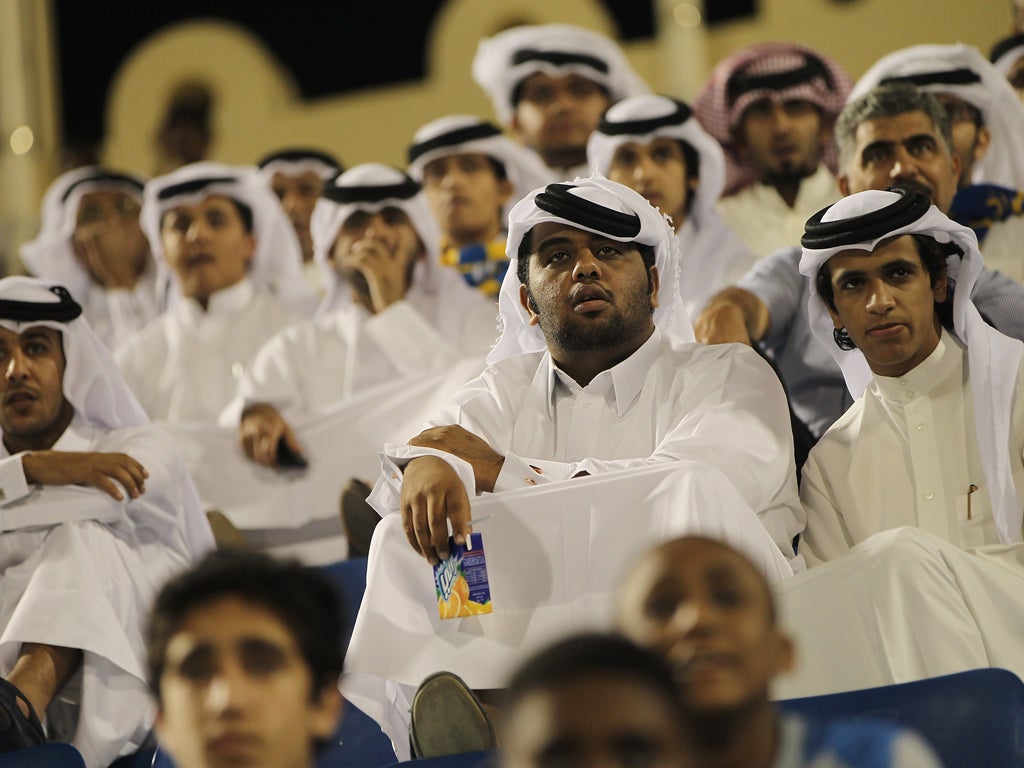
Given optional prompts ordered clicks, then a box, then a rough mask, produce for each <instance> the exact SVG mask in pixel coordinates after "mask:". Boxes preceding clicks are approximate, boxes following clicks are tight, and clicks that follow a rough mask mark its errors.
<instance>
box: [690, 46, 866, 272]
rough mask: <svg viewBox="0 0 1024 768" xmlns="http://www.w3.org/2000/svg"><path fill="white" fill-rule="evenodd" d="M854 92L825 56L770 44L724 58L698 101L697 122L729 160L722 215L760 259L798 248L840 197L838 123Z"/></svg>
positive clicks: (805, 49)
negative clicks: (817, 217)
mask: <svg viewBox="0 0 1024 768" xmlns="http://www.w3.org/2000/svg"><path fill="white" fill-rule="evenodd" d="M849 90H850V82H849V79H848V78H847V76H846V74H845V73H844V72H843V70H842V69H841V68H840V67H839V65H838V64H836V63H835V62H834V61H832V60H830V59H828V58H826V57H825V56H822V55H821V54H820V53H817V52H815V51H812V50H810V49H809V48H805V47H803V46H801V45H796V44H793V43H765V44H764V45H758V46H754V47H753V48H749V49H747V50H743V51H740V52H739V53H736V54H734V55H733V56H730V57H729V58H727V59H725V60H724V61H723V62H722V63H721V64H719V65H718V66H717V67H716V68H715V71H714V72H712V74H711V78H710V80H709V81H708V83H707V84H706V85H705V86H704V88H703V89H702V90H701V92H700V93H699V94H698V95H697V99H696V100H695V102H694V111H695V112H696V113H697V119H698V120H700V122H701V124H702V125H703V126H704V128H705V130H707V132H708V133H710V134H711V135H712V136H714V137H715V138H716V139H717V140H718V141H719V143H720V144H721V145H722V147H723V148H724V149H725V153H726V157H727V159H728V161H729V176H728V178H727V181H726V187H725V193H726V197H724V198H723V199H722V201H721V202H720V204H719V207H720V210H721V212H722V216H723V217H724V218H725V220H726V223H728V224H729V226H731V227H732V228H733V229H735V230H736V232H738V233H739V235H740V237H742V238H743V240H744V242H746V244H747V246H748V247H749V248H750V249H751V250H752V251H753V252H754V253H755V254H756V255H758V256H767V255H768V254H769V253H771V252H772V251H774V250H776V249H777V248H783V247H785V246H788V245H792V244H793V243H795V242H797V241H798V240H799V239H800V235H801V233H802V232H803V225H804V222H805V221H806V220H807V217H808V216H810V215H811V214H813V213H814V212H815V211H817V210H819V209H820V208H822V207H823V206H825V205H828V204H830V203H833V202H835V201H836V200H837V199H838V198H839V189H838V188H837V187H836V180H835V177H834V176H833V175H832V172H833V171H834V170H835V151H834V147H833V146H832V142H831V133H832V122H833V121H834V120H835V117H836V115H838V114H839V111H840V110H841V109H842V107H843V102H844V101H845V100H846V94H847V93H848V92H849Z"/></svg>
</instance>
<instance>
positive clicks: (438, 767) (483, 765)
mask: <svg viewBox="0 0 1024 768" xmlns="http://www.w3.org/2000/svg"><path fill="white" fill-rule="evenodd" d="M497 765H498V753H497V752H496V751H495V750H486V751H484V752H467V753H466V754H464V755H448V756H447V757H427V758H423V759H421V760H407V761H406V762H404V763H395V764H394V765H391V766H390V767H389V768H406V767H408V768H494V767H495V766H497Z"/></svg>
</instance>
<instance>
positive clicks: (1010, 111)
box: [849, 43, 1024, 189]
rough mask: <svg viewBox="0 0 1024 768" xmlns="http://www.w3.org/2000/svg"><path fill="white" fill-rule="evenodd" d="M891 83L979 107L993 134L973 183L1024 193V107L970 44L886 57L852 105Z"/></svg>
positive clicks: (863, 83)
mask: <svg viewBox="0 0 1024 768" xmlns="http://www.w3.org/2000/svg"><path fill="white" fill-rule="evenodd" d="M892 80H905V81H907V82H910V83H913V84H914V85H916V86H917V87H918V88H920V89H921V90H922V91H926V92H928V93H933V94H943V93H946V94H949V95H951V96H956V97H958V98H961V99H963V100H964V101H966V102H967V103H968V104H970V105H972V106H973V107H975V108H976V109H978V110H979V111H980V112H981V114H982V116H983V117H984V118H985V125H986V126H987V127H988V129H989V131H991V133H992V142H991V143H990V144H989V147H988V151H987V152H986V153H985V157H983V158H982V159H981V160H980V161H979V162H978V163H977V164H976V165H975V167H974V178H973V179H972V181H974V183H976V184H977V183H982V182H988V183H990V184H1001V185H1002V186H1004V187H1010V188H1012V189H1024V104H1021V102H1020V100H1019V99H1018V98H1017V94H1016V93H1015V92H1014V90H1013V88H1012V87H1011V86H1010V84H1009V83H1008V82H1007V81H1006V78H1005V77H1004V76H1003V75H1000V74H999V72H998V71H997V70H996V69H995V68H994V67H993V66H992V65H991V64H989V63H988V61H987V60H986V59H985V57H984V56H982V55H981V53H980V52H979V51H978V49H977V48H974V47H972V46H969V45H964V44H962V43H957V44H955V45H915V46H913V47H911V48H904V49H903V50H901V51H896V52H894V53H890V54H889V55H888V56H883V57H882V58H881V59H879V60H878V61H877V62H875V64H874V66H872V67H871V69H869V70H868V71H867V72H865V73H864V75H863V77H861V79H860V80H858V81H857V83H856V85H854V86H853V90H852V91H850V98H849V101H853V100H854V99H858V98H860V97H861V96H863V95H864V94H865V93H867V92H868V91H870V90H871V89H872V88H875V87H876V86H878V85H880V84H882V83H885V82H890V81H892Z"/></svg>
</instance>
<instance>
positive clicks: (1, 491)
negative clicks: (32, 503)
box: [0, 451, 29, 506]
mask: <svg viewBox="0 0 1024 768" xmlns="http://www.w3.org/2000/svg"><path fill="white" fill-rule="evenodd" d="M27 453H28V451H23V452H21V453H16V454H14V455H13V456H10V457H8V458H6V459H0V506H3V505H5V504H9V503H10V502H12V501H17V500H18V499H23V498H25V497H26V496H28V493H29V487H28V480H26V479H25V468H24V467H22V465H21V460H22V458H23V457H24V456H25V455H26V454H27Z"/></svg>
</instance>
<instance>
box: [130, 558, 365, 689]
mask: <svg viewBox="0 0 1024 768" xmlns="http://www.w3.org/2000/svg"><path fill="white" fill-rule="evenodd" d="M226 597H236V598H238V599H240V600H244V601H245V602H248V603H252V604H253V605H257V606H259V607H260V608H263V609H265V610H267V611H269V612H270V613H272V614H273V615H274V616H276V617H277V618H278V619H279V620H280V621H281V623H282V624H284V626H285V627H287V629H288V631H289V632H290V633H291V634H292V637H294V639H295V642H296V645H298V647H299V650H300V652H301V653H302V657H303V659H304V660H305V662H306V664H308V665H309V670H310V676H311V678H312V682H313V687H312V691H311V692H310V693H311V696H314V697H315V696H317V695H318V694H319V693H320V692H321V691H322V690H324V688H325V687H327V686H334V685H337V679H338V675H340V674H341V668H342V662H343V661H344V658H345V648H344V640H343V624H342V606H341V598H340V595H339V594H338V593H337V591H336V590H335V589H334V587H333V586H332V585H331V583H330V582H329V581H328V580H327V579H326V577H324V576H323V575H321V574H320V573H319V572H318V571H317V570H316V569H315V568H309V567H307V566H304V565H301V564H300V563H299V562H298V561H295V560H276V559H274V558H272V557H270V556H268V555H265V554H262V553H257V552H244V551H237V550H220V551H215V552H212V553H210V554H209V555H207V556H206V557H205V558H204V559H203V560H202V561H200V562H199V564H198V565H196V566H195V567H194V568H192V569H191V570H188V571H186V572H185V573H182V574H180V575H179V576H177V577H175V578H174V579H172V580H171V581H169V582H167V584H165V585H164V587H163V589H161V590H160V594H158V595H157V598H156V601H155V603H154V605H153V611H152V613H151V615H150V620H149V625H148V627H147V632H146V649H147V652H148V653H147V656H148V662H147V664H148V670H147V671H148V675H149V688H150V691H151V692H152V693H153V695H154V696H155V697H156V698H157V700H158V701H159V699H160V677H161V675H162V674H163V671H164V665H165V663H166V660H167V659H166V655H167V644H168V642H170V639H171V637H172V636H173V635H174V634H175V632H177V631H178V629H179V627H180V626H181V624H182V622H183V621H185V619H186V617H187V616H188V615H189V613H191V612H192V611H194V610H196V609H198V608H201V607H203V606H206V605H208V604H210V603H212V602H214V601H216V600H219V599H222V598H226Z"/></svg>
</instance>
